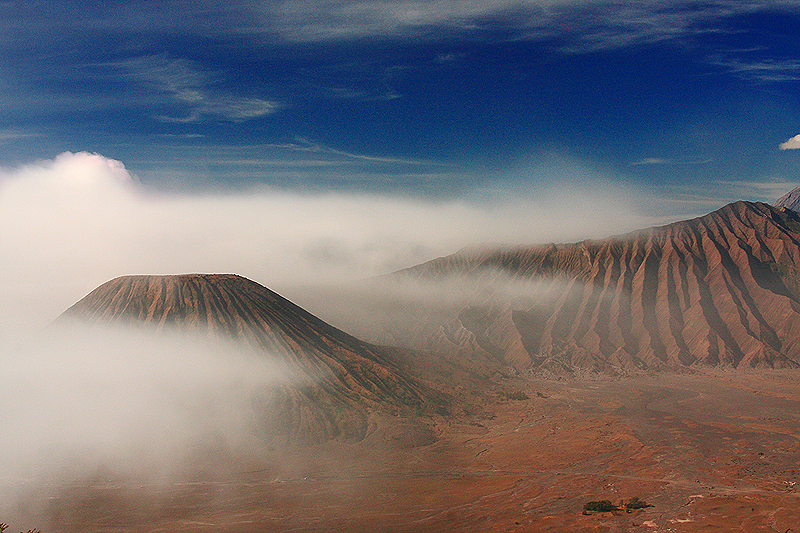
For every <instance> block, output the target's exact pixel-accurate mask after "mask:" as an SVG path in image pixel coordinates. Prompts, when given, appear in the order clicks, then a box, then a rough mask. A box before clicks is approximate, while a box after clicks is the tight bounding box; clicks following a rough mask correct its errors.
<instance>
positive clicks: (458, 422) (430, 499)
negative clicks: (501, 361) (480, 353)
mask: <svg viewBox="0 0 800 533" xmlns="http://www.w3.org/2000/svg"><path fill="white" fill-rule="evenodd" d="M526 397H527V398H526ZM511 398H517V399H511ZM373 423H374V426H373V428H374V431H373V432H372V434H371V435H370V436H368V437H367V438H366V439H364V440H363V441H360V442H328V443H325V444H319V445H311V446H288V445H278V446H274V447H271V448H269V449H268V450H267V451H266V452H265V453H266V455H263V454H262V455H260V456H259V457H256V458H253V457H250V458H241V457H230V456H228V457H213V456H207V457H205V458H200V459H198V461H197V462H196V464H195V469H194V471H193V472H191V473H187V474H185V476H184V477H183V478H182V479H179V480H175V479H172V480H170V481H160V482H149V483H141V482H130V481H125V480H122V479H119V478H116V479H114V478H113V476H110V475H109V476H108V477H107V478H106V477H104V476H102V475H97V476H95V477H94V478H92V479H88V480H85V481H83V482H79V483H74V482H73V483H69V484H64V485H62V486H58V487H56V489H57V490H56V491H55V492H51V493H50V495H49V496H47V498H45V499H43V500H42V501H38V502H34V501H31V503H30V505H29V506H28V507H27V508H26V509H22V508H19V507H18V508H17V509H16V511H17V512H19V513H22V514H21V515H20V516H23V515H24V516H25V517H26V518H25V520H30V521H31V522H32V523H33V522H35V524H32V525H35V526H36V527H38V528H40V529H42V530H43V531H45V533H47V532H50V531H65V532H71V531H94V532H104V531H106V532H112V531H137V532H156V531H186V532H190V531H191V532H211V531H214V532H220V531H230V532H256V531H259V532H260V531H342V532H344V531H364V532H405V531H433V532H436V531H441V532H445V531H447V532H452V531H470V532H473V531H509V532H512V531H519V532H537V531H554V532H556V531H558V532H561V531H605V532H615V531H632V532H648V533H655V532H668V531H674V532H679V531H743V532H763V531H778V532H780V533H786V532H792V531H795V532H797V531H800V526H798V525H797V524H800V370H773V371H741V370H736V371H724V370H702V371H695V372H686V373H678V374H676V373H664V374H652V375H647V374H642V375H637V376H632V377H607V376H602V375H589V376H583V377H580V378H575V377H573V378H568V379H555V378H545V377H537V376H533V375H530V376H516V377H510V378H502V379H501V380H499V381H498V384H497V386H496V387H495V388H493V389H492V392H490V393H486V394H483V395H481V396H474V395H468V394H464V395H462V396H461V401H460V402H459V403H458V405H457V406H455V407H453V408H451V411H450V413H449V414H448V415H447V416H442V415H438V414H436V415H433V416H428V417H422V416H420V417H419V418H417V419H408V418H403V417H395V416H391V415H389V416H383V417H380V418H376V419H375V420H374V421H373ZM426 432H427V433H426ZM430 432H433V434H434V435H435V437H436V438H435V440H433V439H429V438H427V437H426V435H430ZM214 463H219V464H220V465H223V467H219V465H216V466H214ZM50 489H53V487H50ZM634 497H637V498H639V499H640V500H643V501H645V502H647V503H648V504H649V505H650V506H649V507H646V508H643V509H638V510H633V511H631V512H627V511H625V510H618V511H612V512H605V513H600V512H597V513H589V514H584V513H583V512H582V511H583V506H584V504H586V503H587V502H589V501H597V500H609V501H611V502H612V503H614V504H615V505H619V506H621V505H622V504H623V503H624V502H629V501H630V500H631V499H632V498H634ZM12 516H13V514H12ZM6 520H7V521H9V522H10V520H8V519H6ZM11 524H12V527H14V528H20V527H28V525H27V521H26V522H20V523H19V524H17V523H16V522H11Z"/></svg>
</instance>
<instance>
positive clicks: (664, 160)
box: [629, 157, 714, 166]
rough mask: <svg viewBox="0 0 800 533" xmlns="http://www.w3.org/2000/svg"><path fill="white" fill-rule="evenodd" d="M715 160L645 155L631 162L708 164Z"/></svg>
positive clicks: (633, 164)
mask: <svg viewBox="0 0 800 533" xmlns="http://www.w3.org/2000/svg"><path fill="white" fill-rule="evenodd" d="M713 162H714V160H713V159H710V158H697V159H671V158H664V157H645V158H642V159H637V160H636V161H633V162H631V163H629V165H630V166H646V165H707V164H708V163H713Z"/></svg>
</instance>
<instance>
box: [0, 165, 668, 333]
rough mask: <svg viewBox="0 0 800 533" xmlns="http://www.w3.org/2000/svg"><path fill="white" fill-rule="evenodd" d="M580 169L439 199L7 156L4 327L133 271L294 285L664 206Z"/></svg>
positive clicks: (600, 230)
mask: <svg viewBox="0 0 800 533" xmlns="http://www.w3.org/2000/svg"><path fill="white" fill-rule="evenodd" d="M541 172H544V173H545V174H546V173H548V172H551V171H541ZM581 172H582V171H581V170H580V169H575V173H576V174H575V175H574V176H572V178H569V179H568V176H566V175H564V174H561V175H558V176H554V177H553V180H552V181H551V183H550V185H549V186H547V187H544V188H539V189H536V188H530V187H529V188H517V189H513V188H509V187H499V188H496V189H491V190H488V189H487V190H483V191H475V192H474V193H473V194H472V196H471V197H469V198H467V199H463V200H449V201H433V200H419V199H413V198H406V197H395V196H377V195H366V194H344V193H339V194H333V193H321V194H300V193H288V192H277V191H270V190H257V191H255V190H254V191H249V192H240V193H236V194H203V195H189V194H171V195H163V194H162V195H158V194H155V193H154V192H152V191H148V190H146V189H144V188H143V187H142V186H140V185H139V184H138V183H137V180H136V179H134V178H133V177H132V176H131V175H130V173H129V172H128V171H127V170H126V169H125V167H124V165H123V164H122V163H120V162H119V161H114V160H111V159H108V158H105V157H102V156H100V155H97V154H87V153H77V154H72V153H65V154H61V155H59V156H58V157H56V158H55V159H54V160H52V161H43V162H38V163H35V164H31V165H27V166H23V167H19V168H16V169H11V170H6V171H2V170H0V249H2V252H3V253H2V254H0V272H2V277H1V278H0V301H4V302H15V305H13V306H8V305H6V306H2V307H0V339H2V338H3V336H4V334H7V333H10V332H13V331H15V330H16V329H19V328H21V327H38V326H41V325H44V324H46V323H47V322H49V321H50V320H52V319H53V318H55V317H56V316H57V315H58V314H60V313H61V312H62V311H63V310H64V309H66V308H67V307H68V306H70V305H72V304H73V303H74V302H75V301H77V300H78V299H80V298H81V297H83V296H84V295H85V294H86V293H88V292H89V291H90V290H91V289H93V288H94V287H96V286H97V285H99V284H101V283H103V282H105V281H107V280H109V279H111V278H114V277H116V276H120V275H125V274H177V273H187V272H217V273H237V274H240V275H243V276H246V277H249V278H251V279H253V280H255V281H258V282H259V283H262V284H264V285H266V286H268V287H270V288H272V289H274V290H278V292H284V291H283V289H284V288H285V287H290V286H293V285H296V284H304V283H309V282H314V283H322V284H324V283H328V282H337V281H346V280H354V279H361V278H365V277H369V276H373V275H379V274H383V273H387V272H390V271H393V270H396V269H400V268H404V267H407V266H412V265H414V264H417V263H420V262H423V261H426V260H429V259H433V258H435V257H438V256H442V255H447V254H450V253H453V252H455V251H456V250H458V249H460V248H462V247H464V246H466V245H470V244H474V243H479V242H508V243H538V242H550V241H557V242H563V241H571V240H578V239H582V238H587V237H603V236H606V235H609V234H613V233H619V232H622V231H627V230H632V229H636V228H638V227H642V226H645V225H648V224H649V222H650V221H651V220H652V219H648V218H646V217H644V216H642V215H640V214H638V213H640V212H641V211H640V209H639V207H637V206H643V205H649V204H653V202H647V201H643V200H642V198H639V199H637V198H636V194H635V193H634V192H633V191H631V190H625V189H623V188H620V187H618V186H615V185H613V184H612V183H609V182H603V181H602V180H599V179H597V178H596V177H595V176H587V175H585V174H582V173H581ZM637 202H638V203H637ZM612 214H613V215H612ZM0 348H2V346H0Z"/></svg>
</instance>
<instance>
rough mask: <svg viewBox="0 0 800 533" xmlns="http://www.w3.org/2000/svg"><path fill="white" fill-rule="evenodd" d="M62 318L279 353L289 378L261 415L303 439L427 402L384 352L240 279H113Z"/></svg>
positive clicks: (359, 429)
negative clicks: (372, 415)
mask: <svg viewBox="0 0 800 533" xmlns="http://www.w3.org/2000/svg"><path fill="white" fill-rule="evenodd" d="M67 319H75V320H79V321H81V322H88V323H93V324H104V325H117V326H120V325H122V326H131V325H145V326H150V327H151V328H152V329H155V330H157V331H158V330H162V329H164V328H167V327H169V328H170V329H176V330H178V331H185V332H193V333H195V334H200V335H203V336H209V335H210V336H213V335H221V336H223V337H228V338H233V339H236V340H237V341H240V342H241V343H243V344H244V345H247V346H249V348H250V349H255V350H256V351H263V352H264V353H265V354H269V355H271V356H273V357H276V358H278V359H279V360H280V361H281V362H282V363H284V364H285V365H286V366H287V368H288V369H289V371H290V372H291V375H293V376H294V379H292V380H291V381H289V382H287V383H284V384H282V385H281V386H279V387H278V388H277V390H271V391H270V398H269V399H268V400H269V401H268V402H266V403H265V405H264V409H265V410H266V411H267V412H265V419H272V420H271V426H272V427H277V428H279V430H280V431H281V432H284V433H286V432H288V433H289V434H291V435H293V436H298V437H301V438H304V439H312V440H327V439H330V438H334V437H337V436H345V437H355V438H358V437H363V436H364V435H365V432H366V431H367V419H368V416H369V413H370V412H371V410H373V409H376V408H380V409H387V408H388V409H392V408H394V409H397V408H404V407H408V406H415V405H419V404H420V403H422V402H423V401H424V400H425V394H424V392H423V388H422V387H421V386H420V385H419V384H417V383H416V382H415V381H413V380H412V379H410V378H408V377H406V376H405V373H404V370H403V369H401V368H400V366H399V365H398V364H397V363H396V362H394V361H393V360H391V359H390V357H389V356H388V355H387V352H385V351H383V350H381V349H379V348H377V347H375V346H372V345H369V344H367V343H364V342H362V341H360V340H358V339H356V338H355V337H352V336H350V335H348V334H346V333H344V332H342V331H340V330H338V329H336V328H334V327H333V326H331V325H329V324H327V323H325V322H323V321H322V320H320V319H318V318H317V317H315V316H313V315H311V314H310V313H308V312H306V311H304V310H303V309H301V308H300V307H298V306H296V305H295V304H293V303H291V302H289V301H288V300H286V299H285V298H283V297H281V296H279V295H277V294H276V293H274V292H272V291H270V290H269V289H267V288H265V287H263V286H261V285H259V284H258V283H255V282H253V281H250V280H248V279H246V278H243V277H240V276H236V275H219V274H214V275H200V274H191V275H180V276H124V277H120V278H116V279H114V280H111V281H109V282H107V283H105V284H103V285H101V286H99V287H98V288H96V289H95V290H93V291H92V292H91V293H89V294H88V295H87V296H86V297H84V298H83V299H82V300H80V301H79V302H78V303H76V304H75V305H73V306H72V307H70V308H69V309H68V310H67V311H65V312H64V314H63V315H62V318H61V319H60V320H62V321H66V320H67ZM265 401H266V400H265ZM267 404H268V405H267Z"/></svg>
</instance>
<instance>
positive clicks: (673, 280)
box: [398, 201, 800, 371]
mask: <svg viewBox="0 0 800 533" xmlns="http://www.w3.org/2000/svg"><path fill="white" fill-rule="evenodd" d="M398 275H399V276H401V277H410V278H416V279H424V280H434V281H435V280H443V279H446V278H448V277H449V276H455V277H462V278H464V279H466V280H467V283H474V284H475V285H476V286H479V285H481V284H482V283H483V282H485V281H490V280H492V279H495V278H497V279H501V278H502V279H510V280H512V281H513V282H514V283H516V284H519V283H525V282H530V283H537V284H539V287H540V290H541V297H540V298H538V299H537V300H536V301H535V302H534V303H530V304H527V305H525V306H519V305H514V304H511V303H509V301H508V299H507V298H506V299H504V298H503V297H498V298H489V299H488V301H487V303H485V304H482V305H473V306H471V307H469V308H467V309H464V310H463V311H462V312H461V313H460V314H459V316H458V318H456V319H454V321H453V322H451V323H449V324H446V325H443V326H442V327H441V328H440V329H439V333H438V334H436V335H434V336H433V337H432V338H431V340H430V343H431V345H432V346H433V347H435V348H439V349H448V348H458V349H459V350H461V351H464V350H467V351H470V350H471V351H473V352H477V351H480V352H482V353H483V354H484V355H485V354H489V355H490V356H492V357H495V358H499V359H501V360H504V361H505V362H506V363H508V364H511V365H513V366H515V367H517V368H520V369H531V368H533V369H536V368H546V369H551V370H557V371H565V370H566V371H573V370H576V369H581V368H591V369H595V370H602V369H607V368H630V369H634V368H640V369H666V368H677V367H686V366H695V365H710V366H725V367H797V366H800V285H798V275H800V214H798V213H796V212H794V211H792V210H789V209H786V208H783V207H773V206H770V205H767V204H763V203H750V202H741V201H740V202H736V203H733V204H730V205H727V206H725V207H723V208H721V209H719V210H718V211H715V212H713V213H711V214H709V215H706V216H703V217H700V218H696V219H693V220H687V221H683V222H677V223H674V224H670V225H667V226H663V227H656V228H651V229H646V230H641V231H636V232H633V233H630V234H627V235H622V236H618V237H612V238H608V239H602V240H593V241H583V242H579V243H574V244H563V245H556V244H549V245H541V246H522V247H516V248H503V249H490V250H484V251H482V252H477V251H474V250H470V251H461V252H459V253H456V254H454V255H451V256H448V257H443V258H439V259H436V260H433V261H430V262H427V263H424V264H422V265H418V266H416V267H412V268H410V269H407V270H404V271H401V272H399V273H398ZM501 283H502V281H501ZM486 286H488V285H486ZM483 290H485V289H483ZM484 299H485V298H484ZM485 300H486V299H485Z"/></svg>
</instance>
